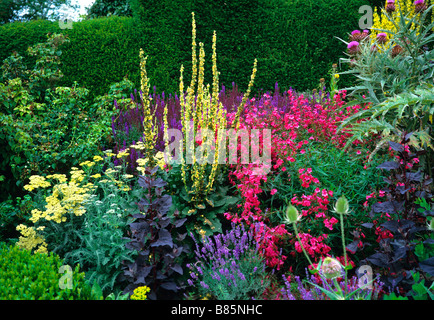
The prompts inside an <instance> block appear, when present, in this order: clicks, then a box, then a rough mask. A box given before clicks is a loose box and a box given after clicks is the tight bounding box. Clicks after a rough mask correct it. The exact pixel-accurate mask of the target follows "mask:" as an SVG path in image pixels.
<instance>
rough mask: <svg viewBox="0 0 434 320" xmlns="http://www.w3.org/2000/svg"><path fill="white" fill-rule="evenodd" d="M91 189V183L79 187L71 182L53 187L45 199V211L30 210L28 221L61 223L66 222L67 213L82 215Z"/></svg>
mask: <svg viewBox="0 0 434 320" xmlns="http://www.w3.org/2000/svg"><path fill="white" fill-rule="evenodd" d="M92 188H93V184H91V183H88V184H86V185H85V186H80V185H78V184H76V183H75V182H73V181H70V182H69V183H61V184H57V185H55V186H54V187H53V193H52V194H51V195H49V196H47V197H46V198H45V201H46V203H47V204H46V205H45V211H41V210H38V209H34V210H32V216H31V218H30V220H31V221H32V222H33V223H36V222H38V221H39V220H41V219H45V220H47V221H54V222H56V223H61V222H65V221H66V220H67V217H66V213H68V212H72V213H73V214H74V215H75V216H81V215H83V214H84V213H85V209H84V207H83V205H82V204H83V202H84V201H85V200H86V199H87V198H88V197H89V196H90V194H89V193H88V192H89V191H91V189H92Z"/></svg>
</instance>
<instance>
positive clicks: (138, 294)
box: [130, 286, 151, 300]
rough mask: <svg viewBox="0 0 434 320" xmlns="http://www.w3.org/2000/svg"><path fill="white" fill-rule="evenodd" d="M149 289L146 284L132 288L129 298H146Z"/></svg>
mask: <svg viewBox="0 0 434 320" xmlns="http://www.w3.org/2000/svg"><path fill="white" fill-rule="evenodd" d="M150 291H151V288H149V287H147V286H143V287H138V288H136V289H134V291H133V294H132V295H131V297H130V299H131V300H146V299H147V298H148V292H150Z"/></svg>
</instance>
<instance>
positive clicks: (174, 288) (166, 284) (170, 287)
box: [161, 281, 178, 291]
mask: <svg viewBox="0 0 434 320" xmlns="http://www.w3.org/2000/svg"><path fill="white" fill-rule="evenodd" d="M161 287H162V288H163V289H166V290H171V291H177V290H178V287H177V286H176V283H175V282H173V281H168V282H163V283H162V284H161Z"/></svg>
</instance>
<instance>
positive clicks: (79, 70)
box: [0, 16, 140, 98]
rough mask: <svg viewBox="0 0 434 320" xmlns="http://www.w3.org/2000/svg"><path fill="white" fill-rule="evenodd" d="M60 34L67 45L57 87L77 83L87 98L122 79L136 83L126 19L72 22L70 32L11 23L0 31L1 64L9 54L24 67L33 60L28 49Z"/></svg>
mask: <svg viewBox="0 0 434 320" xmlns="http://www.w3.org/2000/svg"><path fill="white" fill-rule="evenodd" d="M49 32H51V33H54V32H56V33H63V34H66V35H68V37H69V39H70V42H69V43H67V44H64V45H62V46H61V47H60V49H61V50H62V55H61V61H62V65H61V70H62V72H63V73H64V77H63V78H62V80H61V81H60V82H59V84H58V85H59V86H72V84H73V83H74V81H77V82H78V84H79V85H80V86H83V87H85V88H86V89H89V90H90V95H89V98H93V97H95V96H98V95H104V94H105V93H107V92H108V91H109V89H110V86H111V85H112V84H113V83H115V82H120V81H122V80H123V78H124V76H128V78H129V79H130V80H131V81H133V82H134V83H136V84H137V86H138V85H139V84H140V80H139V76H140V75H139V70H138V67H139V44H138V43H137V40H136V39H137V32H139V30H138V29H137V28H136V26H135V22H134V21H133V19H132V18H129V17H116V16H112V17H107V18H106V17H104V18H98V19H91V20H85V21H80V22H74V23H73V27H72V29H61V28H60V27H59V23H58V22H52V21H44V20H38V21H30V22H25V23H23V22H14V23H9V24H6V25H4V26H1V27H0V62H1V61H3V60H4V59H5V58H7V57H8V56H9V55H10V54H11V53H12V51H17V52H18V53H19V54H20V55H22V56H24V58H25V59H24V63H25V64H26V65H28V66H29V65H33V64H34V62H35V59H34V58H33V57H29V56H28V55H27V54H26V50H27V48H28V47H30V46H32V45H34V44H36V43H41V42H45V41H46V40H47V37H46V34H47V33H49Z"/></svg>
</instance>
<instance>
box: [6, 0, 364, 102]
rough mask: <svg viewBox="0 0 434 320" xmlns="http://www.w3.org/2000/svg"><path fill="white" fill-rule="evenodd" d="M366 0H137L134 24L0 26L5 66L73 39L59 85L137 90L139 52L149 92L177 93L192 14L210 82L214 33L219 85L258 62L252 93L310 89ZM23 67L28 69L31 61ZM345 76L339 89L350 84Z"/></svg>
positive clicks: (238, 79) (241, 79) (243, 78)
mask: <svg viewBox="0 0 434 320" xmlns="http://www.w3.org/2000/svg"><path fill="white" fill-rule="evenodd" d="M367 3H369V1H367V0H353V1H347V0H316V1H313V0H291V1H285V0H231V1H227V0H215V1H207V0H162V1H151V0H132V8H133V14H134V17H133V18H129V17H108V18H98V19H92V20H86V21H82V22H75V23H73V28H72V29H60V27H59V23H58V22H50V21H32V22H27V23H21V22H16V23H11V24H6V25H4V26H2V27H0V60H3V59H4V58H6V57H7V56H8V55H10V53H11V52H12V51H13V50H16V51H18V52H19V53H21V54H23V53H24V52H25V50H26V48H27V47H28V46H30V45H33V44H35V43H38V42H42V41H44V40H45V34H46V33H47V32H63V33H65V34H68V36H69V38H70V40H71V41H70V43H68V44H65V45H64V46H63V48H62V52H63V54H62V57H61V60H62V63H63V65H62V71H63V72H64V74H65V77H64V78H63V79H62V81H61V84H62V85H71V84H72V83H73V81H78V83H79V84H80V85H82V86H85V87H86V88H88V89H90V91H91V95H92V96H96V95H100V94H104V93H106V92H107V91H108V89H109V86H110V84H112V83H114V82H118V81H121V80H122V78H123V77H124V76H128V78H129V79H130V80H132V81H133V82H134V83H135V84H136V87H137V88H139V85H140V80H139V77H140V75H139V68H138V66H139V58H138V52H139V48H140V47H142V48H143V49H144V51H145V54H146V55H148V62H147V71H148V76H149V77H150V81H151V86H157V90H158V91H166V92H172V93H173V92H176V91H177V90H178V86H179V69H180V66H181V64H184V67H185V70H186V73H185V75H184V77H185V79H187V81H188V79H189V75H190V68H191V12H192V11H194V12H195V16H196V23H197V41H198V42H203V43H204V44H205V51H206V80H207V82H211V81H212V79H211V53H212V51H211V43H212V33H213V31H214V30H216V32H217V54H218V57H217V61H218V68H219V71H220V72H221V74H220V83H221V84H224V85H225V86H227V87H231V84H232V82H235V83H236V84H238V85H239V86H240V89H241V90H244V89H245V88H246V87H247V83H248V81H249V79H250V74H251V71H252V66H253V60H254V59H255V58H258V73H257V77H256V81H255V90H259V89H264V90H272V89H274V86H275V83H276V82H278V83H279V86H280V87H284V88H288V87H290V86H291V87H293V88H295V89H296V90H300V91H303V90H308V89H312V88H314V87H316V86H317V85H318V80H319V79H320V78H322V77H326V76H327V72H328V71H329V69H330V68H331V65H332V64H333V63H338V61H339V58H340V57H343V51H345V45H344V44H343V43H342V42H340V41H339V40H338V39H336V38H335V36H338V37H341V38H346V34H347V33H349V32H351V31H352V30H353V29H356V28H358V21H359V19H360V17H361V14H360V13H359V12H358V10H359V7H360V6H361V5H363V4H367ZM26 61H29V63H31V61H32V60H31V59H30V58H26ZM348 80H349V79H348V78H345V77H343V79H341V83H340V85H344V84H348V83H349V82H348Z"/></svg>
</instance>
